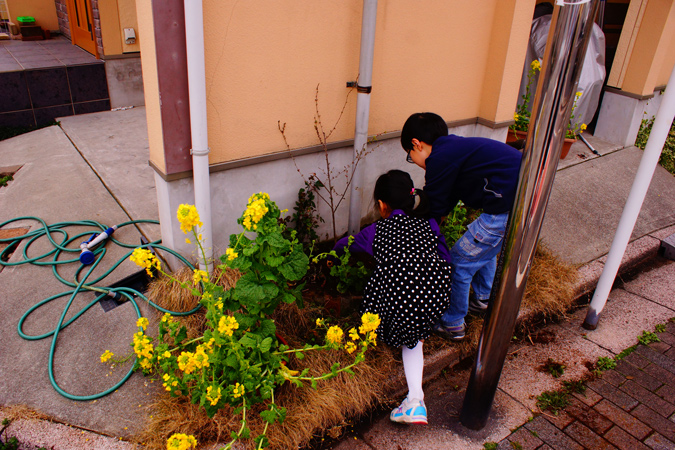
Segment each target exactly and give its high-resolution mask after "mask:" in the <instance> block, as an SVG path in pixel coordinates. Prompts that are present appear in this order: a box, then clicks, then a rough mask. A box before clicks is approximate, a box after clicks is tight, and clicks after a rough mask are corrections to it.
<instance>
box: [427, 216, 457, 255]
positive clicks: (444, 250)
mask: <svg viewBox="0 0 675 450" xmlns="http://www.w3.org/2000/svg"><path fill="white" fill-rule="evenodd" d="M429 225H431V229H432V230H433V232H434V233H436V236H438V255H439V256H440V257H441V258H443V259H444V260H446V261H447V262H448V264H449V263H450V262H451V260H452V258H450V250H448V244H447V243H446V242H445V236H443V233H441V228H440V227H439V226H438V222H436V219H429Z"/></svg>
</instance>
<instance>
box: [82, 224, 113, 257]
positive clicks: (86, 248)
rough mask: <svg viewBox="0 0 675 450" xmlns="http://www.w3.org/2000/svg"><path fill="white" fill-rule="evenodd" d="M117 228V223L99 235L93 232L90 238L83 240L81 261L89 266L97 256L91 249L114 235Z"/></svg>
mask: <svg viewBox="0 0 675 450" xmlns="http://www.w3.org/2000/svg"><path fill="white" fill-rule="evenodd" d="M116 229H117V225H113V226H112V227H110V228H108V229H107V230H105V231H104V232H103V233H101V234H99V235H96V234H92V235H91V237H90V238H89V240H87V241H84V242H82V243H81V244H80V263H81V264H82V265H84V266H88V265H89V264H91V263H93V262H94V260H95V259H96V257H95V256H94V252H92V251H91V249H92V248H94V247H96V246H97V245H98V244H100V243H101V242H102V241H104V240H106V239H108V237H109V236H110V235H112V234H113V233H114V232H115V230H116Z"/></svg>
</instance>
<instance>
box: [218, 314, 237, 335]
mask: <svg viewBox="0 0 675 450" xmlns="http://www.w3.org/2000/svg"><path fill="white" fill-rule="evenodd" d="M238 328H239V324H238V323H237V319H235V318H234V317H233V316H223V317H221V318H220V320H219V321H218V332H219V333H221V334H224V335H227V336H232V334H233V333H234V330H236V329H238Z"/></svg>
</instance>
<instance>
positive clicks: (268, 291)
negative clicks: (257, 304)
mask: <svg viewBox="0 0 675 450" xmlns="http://www.w3.org/2000/svg"><path fill="white" fill-rule="evenodd" d="M262 288H263V292H264V295H265V298H269V299H273V298H277V295H279V288H278V287H277V285H276V284H274V283H263V285H262Z"/></svg>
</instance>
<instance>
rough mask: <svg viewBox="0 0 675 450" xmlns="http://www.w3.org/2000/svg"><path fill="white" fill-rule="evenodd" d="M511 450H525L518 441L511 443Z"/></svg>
mask: <svg viewBox="0 0 675 450" xmlns="http://www.w3.org/2000/svg"><path fill="white" fill-rule="evenodd" d="M511 448H513V450H523V446H522V445H521V444H520V442H517V441H512V442H511Z"/></svg>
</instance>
